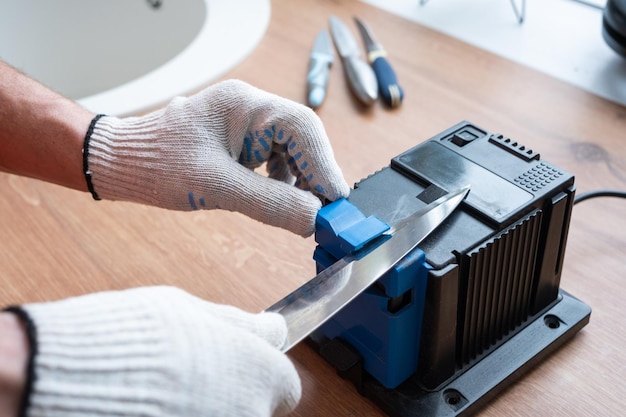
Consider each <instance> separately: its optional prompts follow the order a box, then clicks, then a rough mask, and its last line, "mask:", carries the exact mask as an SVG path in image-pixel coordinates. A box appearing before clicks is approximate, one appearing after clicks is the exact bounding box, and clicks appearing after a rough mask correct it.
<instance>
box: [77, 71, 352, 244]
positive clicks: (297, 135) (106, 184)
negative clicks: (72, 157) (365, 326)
mask: <svg viewBox="0 0 626 417" xmlns="http://www.w3.org/2000/svg"><path fill="white" fill-rule="evenodd" d="M85 152H88V171H87V176H88V178H89V179H90V180H91V182H92V185H93V192H94V197H96V198H103V199H113V200H128V201H135V202H140V203H144V204H150V205H155V206H158V207H163V208H167V209H174V210H197V209H216V208H219V209H226V210H231V211H238V212H241V213H243V214H245V215H247V216H249V217H252V218H254V219H257V220H259V221H261V222H263V223H267V224H271V225H274V226H279V227H283V228H285V229H288V230H290V231H292V232H294V233H297V234H299V235H302V236H308V235H310V234H312V233H313V232H314V230H315V226H314V225H315V216H316V215H317V211H318V210H319V209H320V207H321V201H320V199H328V200H331V201H332V200H336V199H338V198H340V197H345V196H347V195H348V193H349V187H348V185H347V183H346V181H345V180H344V178H343V175H342V173H341V170H340V169H339V167H338V166H337V164H336V162H335V159H334V155H333V151H332V149H331V145H330V142H329V140H328V137H327V135H326V132H325V130H324V127H323V125H322V122H321V120H320V119H319V118H318V117H317V115H316V114H315V113H314V112H313V111H312V110H311V109H309V108H307V107H305V106H303V105H300V104H298V103H295V102H292V101H290V100H286V99H284V98H280V97H278V96H275V95H273V94H269V93H267V92H264V91H261V90H259V89H256V88H254V87H252V86H250V85H248V84H245V83H243V82H241V81H225V82H222V83H219V84H216V85H214V86H212V87H209V88H207V89H205V90H204V91H202V92H200V93H198V94H196V95H195V96H192V97H190V98H177V99H174V100H173V101H172V102H171V103H170V104H169V105H168V106H167V107H166V108H164V109H162V110H158V111H156V112H154V113H151V114H148V115H146V116H143V117H134V118H126V119H118V118H114V117H102V118H100V119H99V120H97V121H96V122H94V123H93V131H92V132H91V135H90V136H89V138H88V143H87V145H86V150H85ZM262 164H266V168H267V172H268V176H264V175H260V174H259V173H257V172H255V171H254V169H256V168H257V167H259V166H261V165H262Z"/></svg>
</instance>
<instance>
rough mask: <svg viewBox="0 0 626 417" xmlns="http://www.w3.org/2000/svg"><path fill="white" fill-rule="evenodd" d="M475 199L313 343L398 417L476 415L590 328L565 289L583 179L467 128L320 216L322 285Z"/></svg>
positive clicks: (403, 159)
mask: <svg viewBox="0 0 626 417" xmlns="http://www.w3.org/2000/svg"><path fill="white" fill-rule="evenodd" d="M466 185H470V187H471V189H470V193H469V195H468V196H467V198H466V199H465V201H464V202H463V203H462V205H461V206H460V207H459V208H457V210H456V211H455V212H454V213H453V214H452V215H451V216H450V217H449V218H448V219H447V220H446V221H445V222H444V223H443V224H442V225H440V226H439V228H437V229H436V230H435V232H433V233H432V234H431V235H430V236H428V237H427V238H426V239H425V240H424V241H423V242H422V243H421V244H419V246H418V248H417V249H415V250H414V251H413V252H411V253H409V254H408V255H407V256H406V257H405V258H403V259H402V260H401V261H400V262H398V263H397V264H396V265H395V266H394V267H393V268H392V269H391V270H389V271H388V272H387V273H386V274H385V275H384V276H383V277H382V278H381V279H379V280H378V281H377V282H376V283H375V284H374V285H372V286H371V287H369V288H368V289H367V290H366V291H365V292H364V293H362V294H360V295H359V296H357V297H356V298H355V299H354V300H353V301H351V302H350V303H349V304H348V305H347V306H346V307H344V308H343V309H342V310H340V311H339V312H338V313H337V314H336V315H335V316H333V317H332V318H331V319H330V320H328V321H327V322H326V323H325V324H324V325H323V326H322V327H321V328H320V329H318V330H317V331H316V332H314V333H313V334H312V335H311V336H310V337H309V339H308V341H309V343H310V344H311V345H312V346H314V348H315V349H316V350H317V351H318V352H319V353H320V354H321V355H322V356H323V357H324V358H325V359H326V360H327V361H328V362H329V363H330V364H332V365H333V366H334V367H335V368H336V369H337V371H338V372H339V374H340V375H341V376H343V377H344V378H347V379H349V380H350V381H352V382H353V383H354V385H355V386H356V388H357V390H358V391H359V392H360V393H361V394H363V395H364V396H366V397H368V398H370V399H371V400H372V401H373V402H374V403H376V404H377V405H378V406H379V407H380V408H381V409H382V410H383V411H384V412H386V413H387V414H388V415H390V416H398V417H400V416H403V417H404V416H420V417H423V416H458V415H468V414H471V413H473V412H475V411H477V410H478V409H479V408H480V407H481V406H482V405H484V404H485V403H486V402H487V401H489V399H491V398H492V397H493V396H494V395H496V394H497V393H498V392H501V391H502V390H503V389H504V388H506V387H507V386H508V385H510V384H511V383H512V382H514V380H515V379H517V378H518V377H519V376H520V375H521V374H522V373H523V372H525V371H527V370H529V369H530V368H532V367H534V366H537V365H538V364H539V363H540V362H541V361H542V360H543V359H544V358H545V357H546V356H547V355H548V354H550V353H551V352H552V351H554V350H555V349H556V348H558V347H559V346H561V345H562V344H563V343H564V342H565V341H567V340H568V339H570V338H571V337H573V336H574V335H575V334H576V333H577V332H578V331H579V330H580V329H581V328H582V327H584V326H585V325H586V324H587V323H588V322H589V317H590V314H591V309H590V308H589V307H588V306H587V305H586V304H584V303H583V302H581V301H580V300H578V299H576V298H575V297H573V296H571V295H570V294H568V293H567V292H565V291H563V290H561V289H560V288H559V285H560V278H561V271H562V268H563V258H564V253H565V246H566V241H567V234H568V228H569V222H570V217H571V212H572V207H573V203H574V194H575V187H574V176H573V175H572V174H570V173H568V172H566V171H564V170H562V169H560V168H558V167H556V166H554V165H552V164H550V163H549V162H547V161H544V160H541V158H540V155H539V153H537V152H535V151H533V150H531V149H529V148H527V147H525V146H524V145H522V144H521V143H519V142H517V141H515V140H513V139H510V138H507V137H505V136H503V135H499V134H492V133H489V132H488V131H486V130H484V129H482V128H480V127H478V126H476V125H473V124H471V123H469V122H462V123H459V124H457V125H456V126H453V127H451V128H449V129H448V130H446V131H444V132H442V133H440V134H439V135H437V136H435V137H433V138H431V139H429V140H427V141H425V142H423V143H421V144H419V145H417V146H415V147H414V148H412V149H410V150H408V151H406V152H404V153H402V154H400V155H398V156H397V157H395V158H393V159H392V160H391V164H390V165H389V166H388V167H385V168H383V169H381V170H380V171H378V172H376V173H374V174H372V175H370V176H369V177H367V178H365V179H363V180H361V181H360V182H358V183H357V184H355V187H354V190H352V191H351V193H350V195H349V197H348V198H347V199H342V200H340V201H337V202H334V203H331V204H329V205H328V206H325V207H324V208H322V210H320V212H319V215H318V221H317V229H316V234H315V236H316V241H317V243H318V246H317V247H316V250H315V253H314V260H315V261H316V265H317V269H318V271H321V270H323V269H325V268H326V267H328V266H330V265H332V264H333V263H334V262H335V261H336V260H338V259H340V258H342V257H343V256H345V255H348V254H352V253H358V251H359V250H362V249H361V248H363V247H364V246H367V245H370V246H371V245H373V244H375V243H376V238H377V237H380V236H381V235H382V234H383V232H384V231H385V230H387V226H393V225H394V224H395V223H397V222H398V221H400V220H402V219H403V218H405V217H407V216H409V215H411V214H412V213H414V212H416V211H418V210H419V209H421V208H423V207H424V206H426V205H427V204H428V203H430V202H432V201H434V200H436V199H437V198H439V197H441V196H442V195H445V194H446V193H447V192H448V191H452V190H455V189H458V188H461V187H463V186H466Z"/></svg>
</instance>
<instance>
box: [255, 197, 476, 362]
mask: <svg viewBox="0 0 626 417" xmlns="http://www.w3.org/2000/svg"><path fill="white" fill-rule="evenodd" d="M468 192H469V187H465V188H462V189H459V190H457V191H454V192H451V193H449V194H447V195H445V196H443V197H441V198H439V199H437V200H435V201H433V202H432V203H430V204H428V205H427V206H426V207H424V208H423V209H421V210H419V211H417V212H415V213H414V214H412V215H411V216H409V217H407V218H406V219H404V220H401V221H400V222H398V223H397V224H396V225H395V226H394V227H393V228H392V229H390V231H389V232H388V233H387V236H386V240H384V242H383V243H381V244H379V245H378V246H376V247H375V248H373V249H370V250H369V251H366V253H365V254H360V253H356V254H351V255H347V256H345V257H344V258H342V259H340V260H338V261H337V262H335V263H334V264H333V265H331V266H330V267H328V268H326V269H324V270H323V271H322V272H320V273H319V274H317V275H316V276H315V277H314V278H313V279H311V280H310V281H308V282H307V283H305V284H304V285H302V286H301V287H300V288H298V289H297V290H295V291H294V292H292V293H291V294H289V295H287V296H286V297H285V298H283V299H282V300H280V301H278V302H277V303H276V304H274V305H272V306H271V307H269V308H268V309H267V310H265V311H266V312H273V313H278V314H280V315H282V316H283V317H284V319H285V321H286V322H287V340H286V342H285V344H284V345H283V347H282V349H281V350H282V351H283V352H286V351H288V350H289V349H290V348H292V347H293V346H294V345H295V344H297V343H298V342H300V341H301V340H302V339H304V338H305V337H307V336H308V335H309V334H311V333H312V332H313V331H314V330H315V329H317V328H318V327H319V326H321V325H322V324H324V323H325V322H326V321H327V320H328V319H330V318H331V317H332V316H333V315H334V314H335V313H337V312H338V311H339V310H341V308H342V307H344V306H345V305H346V304H348V303H349V302H350V301H351V300H353V299H354V298H355V297H356V296H357V295H359V294H360V293H362V292H363V291H365V290H366V289H367V288H368V287H369V286H370V285H372V284H373V283H374V282H375V281H376V280H378V279H379V278H380V277H381V276H383V275H384V274H385V273H386V272H387V271H388V270H389V269H391V268H392V267H393V266H394V265H395V264H396V263H397V262H398V261H400V260H401V259H402V258H404V256H406V255H407V254H408V253H409V252H410V251H412V250H413V249H414V248H415V247H416V246H417V245H418V244H419V243H420V242H421V241H422V240H423V239H424V238H425V237H426V236H428V235H429V234H430V233H431V232H432V231H433V230H435V229H436V228H437V226H439V224H441V223H442V222H443V221H444V220H445V219H446V218H447V217H448V216H449V215H450V214H451V213H452V212H453V211H454V210H455V209H456V207H458V205H459V204H460V203H461V201H463V199H464V198H465V196H466V195H467V193H468Z"/></svg>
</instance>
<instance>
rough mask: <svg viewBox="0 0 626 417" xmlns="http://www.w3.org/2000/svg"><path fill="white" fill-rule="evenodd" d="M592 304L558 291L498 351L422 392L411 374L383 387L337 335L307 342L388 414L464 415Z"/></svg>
mask: <svg viewBox="0 0 626 417" xmlns="http://www.w3.org/2000/svg"><path fill="white" fill-rule="evenodd" d="M590 315H591V308H590V307H589V306H587V305H586V304H584V303H583V302H581V301H580V300H578V299H577V298H575V297H573V296H572V295H570V294H568V293H567V292H565V291H563V290H559V297H558V301H557V302H556V303H555V304H554V305H553V306H552V307H550V308H548V309H547V310H546V311H544V312H542V313H540V314H538V315H536V316H534V317H532V320H531V321H530V322H529V323H528V324H527V325H526V326H525V327H524V328H523V329H522V330H520V331H519V332H518V333H516V334H515V335H514V336H512V337H511V338H510V339H508V340H507V341H506V342H505V343H503V344H502V345H500V346H499V347H498V348H497V349H495V350H493V351H492V352H491V353H489V354H488V355H486V356H485V357H484V358H482V359H481V360H479V361H478V362H476V363H475V364H474V365H473V366H472V367H470V368H468V369H467V370H466V371H465V372H463V373H461V374H459V375H457V376H455V377H453V378H452V379H450V380H448V381H446V382H445V383H444V384H442V385H441V386H440V387H438V388H437V389H436V390H426V389H424V388H423V387H421V386H420V384H419V383H418V382H417V378H414V377H410V378H409V379H408V380H407V381H405V382H404V383H402V384H401V385H400V386H398V387H397V388H395V389H388V388H385V387H384V386H383V385H381V384H380V383H379V382H378V381H377V380H375V379H374V378H373V377H372V376H370V375H369V374H368V373H367V372H366V371H365V370H363V362H362V359H361V358H360V355H359V354H358V352H357V351H356V350H354V349H352V348H351V346H349V345H348V344H347V343H346V342H343V341H342V340H339V339H333V340H328V339H326V338H325V337H324V336H323V335H322V334H321V333H319V332H318V333H314V334H313V335H312V336H311V337H310V338H309V342H310V344H311V345H312V346H313V347H314V348H315V349H316V350H317V351H318V352H319V353H320V355H321V356H322V357H324V358H325V359H326V360H327V361H328V362H329V363H330V364H331V365H333V366H334V367H335V368H336V369H337V371H338V373H339V374H340V375H341V376H342V377H344V378H346V379H349V380H350V381H351V382H352V383H354V385H355V386H356V388H357V390H358V391H359V393H361V394H362V395H364V396H365V397H367V398H369V399H371V400H372V401H373V402H374V403H375V404H376V405H377V406H379V407H380V408H381V409H382V410H383V411H384V412H385V413H387V414H388V415H389V416H392V417H413V416H415V417H418V416H419V417H444V416H445V417H447V416H467V415H471V414H473V413H474V412H476V411H478V410H479V409H480V408H481V407H482V406H483V405H484V404H486V403H487V402H488V401H490V400H491V399H492V398H493V397H494V396H495V395H497V394H498V393H500V392H502V391H503V390H504V389H506V388H507V387H508V386H510V385H511V384H513V383H514V382H515V381H516V380H517V379H519V378H520V377H521V376H522V375H523V374H524V373H525V372H528V371H529V370H530V369H532V368H533V367H535V366H537V365H539V363H540V362H541V361H543V360H544V359H545V358H546V357H547V356H548V355H550V354H551V353H552V352H553V351H555V350H556V349H558V348H559V347H560V346H562V345H563V344H564V343H565V342H567V341H568V340H570V339H571V338H572V337H573V336H574V335H575V334H576V333H577V332H578V331H579V330H580V329H582V328H583V327H584V326H585V325H586V324H587V323H588V322H589V317H590Z"/></svg>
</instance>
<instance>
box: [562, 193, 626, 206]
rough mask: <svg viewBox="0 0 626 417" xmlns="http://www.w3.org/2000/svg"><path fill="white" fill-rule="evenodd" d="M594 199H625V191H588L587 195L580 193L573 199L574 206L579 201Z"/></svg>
mask: <svg viewBox="0 0 626 417" xmlns="http://www.w3.org/2000/svg"><path fill="white" fill-rule="evenodd" d="M596 197H618V198H626V191H620V190H597V191H589V192H588V193H582V194H580V195H577V196H576V197H574V204H577V203H580V202H581V201H585V200H588V199H590V198H596Z"/></svg>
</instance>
